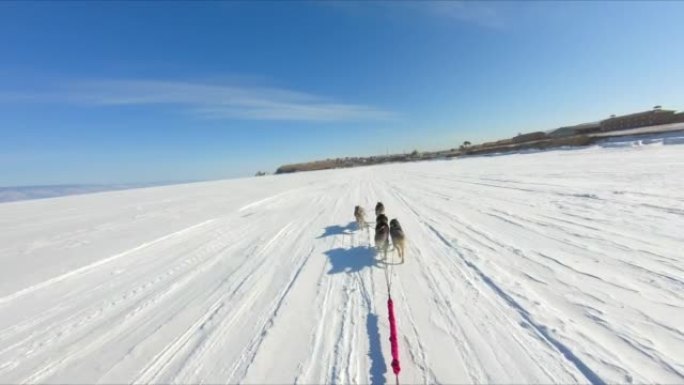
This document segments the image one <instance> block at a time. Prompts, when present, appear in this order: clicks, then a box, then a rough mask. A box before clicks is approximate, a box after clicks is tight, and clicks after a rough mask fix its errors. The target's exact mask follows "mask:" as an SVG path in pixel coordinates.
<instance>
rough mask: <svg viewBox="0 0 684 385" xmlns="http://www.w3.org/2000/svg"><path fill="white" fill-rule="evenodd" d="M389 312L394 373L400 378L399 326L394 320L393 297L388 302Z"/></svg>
mask: <svg viewBox="0 0 684 385" xmlns="http://www.w3.org/2000/svg"><path fill="white" fill-rule="evenodd" d="M387 312H388V313H389V324H390V338H389V340H390V346H391V347H392V371H393V372H394V375H395V376H397V381H398V376H399V372H400V371H401V366H399V343H398V341H397V324H396V322H395V320H394V303H393V302H392V297H390V298H389V299H388V300H387Z"/></svg>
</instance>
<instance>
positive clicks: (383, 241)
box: [375, 214, 390, 259]
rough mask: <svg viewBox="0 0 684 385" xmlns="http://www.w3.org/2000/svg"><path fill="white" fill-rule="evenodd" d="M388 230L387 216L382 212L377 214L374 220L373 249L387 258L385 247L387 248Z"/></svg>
mask: <svg viewBox="0 0 684 385" xmlns="http://www.w3.org/2000/svg"><path fill="white" fill-rule="evenodd" d="M389 232H390V228H389V226H388V225H387V217H386V216H385V215H384V214H380V215H378V217H377V219H376V220H375V249H376V250H377V251H378V253H382V255H383V258H382V259H385V258H387V249H388V248H389Z"/></svg>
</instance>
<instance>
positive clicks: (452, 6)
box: [407, 1, 504, 28]
mask: <svg viewBox="0 0 684 385" xmlns="http://www.w3.org/2000/svg"><path fill="white" fill-rule="evenodd" d="M407 4H408V5H410V6H412V7H415V8H416V9H421V10H423V11H424V12H426V13H428V14H430V15H433V16H436V17H442V18H446V19H450V20H455V21H462V22H467V23H473V24H477V25H480V26H483V27H489V28H501V27H503V26H504V18H503V15H502V14H501V12H500V11H499V9H498V8H496V7H494V3H493V2H475V1H425V2H422V1H421V2H415V3H407Z"/></svg>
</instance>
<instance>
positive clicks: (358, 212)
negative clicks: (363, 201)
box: [354, 206, 368, 229]
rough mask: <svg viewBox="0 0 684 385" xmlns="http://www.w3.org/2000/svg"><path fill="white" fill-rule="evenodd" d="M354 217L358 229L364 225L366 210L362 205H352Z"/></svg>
mask: <svg viewBox="0 0 684 385" xmlns="http://www.w3.org/2000/svg"><path fill="white" fill-rule="evenodd" d="M354 218H356V226H357V227H358V228H359V229H362V228H364V227H366V226H368V225H367V224H366V212H365V211H364V210H363V207H361V206H356V207H354Z"/></svg>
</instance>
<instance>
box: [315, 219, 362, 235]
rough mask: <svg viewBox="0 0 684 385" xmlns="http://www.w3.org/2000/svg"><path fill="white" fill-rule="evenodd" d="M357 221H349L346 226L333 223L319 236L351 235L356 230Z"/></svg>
mask: <svg viewBox="0 0 684 385" xmlns="http://www.w3.org/2000/svg"><path fill="white" fill-rule="evenodd" d="M356 228H357V226H356V222H349V223H348V224H347V225H346V226H340V225H332V226H328V227H326V228H325V229H324V233H323V234H322V235H321V236H319V237H318V238H319V239H320V238H325V237H329V236H332V235H345V234H346V235H350V234H352V231H354V230H356Z"/></svg>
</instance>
